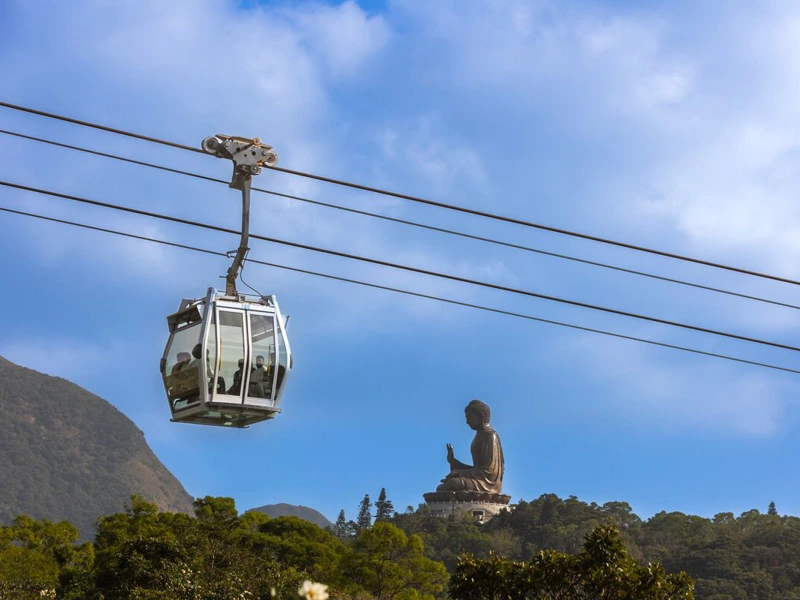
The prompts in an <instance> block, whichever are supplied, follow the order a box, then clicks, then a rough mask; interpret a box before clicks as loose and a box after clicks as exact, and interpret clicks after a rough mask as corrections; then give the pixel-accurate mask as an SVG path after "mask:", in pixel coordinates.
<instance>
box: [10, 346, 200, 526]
mask: <svg viewBox="0 0 800 600" xmlns="http://www.w3.org/2000/svg"><path fill="white" fill-rule="evenodd" d="M0 439H2V440H3V460H2V461H0V481H2V482H3V485H2V486H0V523H6V524H8V523H11V520H12V519H13V518H14V517H15V516H17V515H20V514H25V515H29V516H31V517H35V518H40V519H41V518H46V519H50V520H52V521H61V520H68V521H70V522H71V523H73V524H74V525H75V526H76V527H78V529H79V531H80V532H81V535H82V537H83V538H84V539H88V538H89V537H90V536H91V535H92V534H93V532H94V527H95V520H96V519H97V517H98V516H100V515H108V514H112V513H115V512H118V511H120V510H122V507H123V506H124V505H125V502H126V501H127V499H128V498H129V497H130V495H131V494H132V493H136V494H139V495H141V496H144V497H146V498H148V499H149V500H152V501H153V502H156V503H157V504H158V505H159V506H160V507H162V508H164V509H165V510H172V511H186V512H191V510H192V499H191V497H190V496H189V495H188V494H187V493H186V491H185V490H184V489H183V486H181V484H180V482H178V480H177V479H176V478H175V477H174V476H173V475H172V474H171V473H170V472H169V471H168V470H167V469H166V467H164V465H163V464H162V463H161V462H160V461H159V460H158V458H157V457H156V456H155V454H153V452H152V451H151V450H150V448H149V446H148V445H147V443H146V442H145V439H144V435H143V434H142V432H141V431H140V430H139V429H138V428H137V427H136V426H135V425H134V424H133V422H132V421H131V420H130V419H128V418H127V417H126V416H125V415H123V414H122V413H121V412H119V411H118V410H117V409H116V408H114V407H113V406H112V405H111V404H109V403H108V402H106V401H105V400H103V399H102V398H98V397H97V396H95V395H94V394H91V393H89V392H87V391H86V390H84V389H83V388H81V387H79V386H77V385H75V384H73V383H70V382H69V381H67V380H65V379H61V378H58V377H50V376H48V375H43V374H41V373H38V372H36V371H33V370H31V369H26V368H24V367H20V366H17V365H15V364H13V363H11V362H9V361H7V360H5V359H3V358H2V357H0Z"/></svg>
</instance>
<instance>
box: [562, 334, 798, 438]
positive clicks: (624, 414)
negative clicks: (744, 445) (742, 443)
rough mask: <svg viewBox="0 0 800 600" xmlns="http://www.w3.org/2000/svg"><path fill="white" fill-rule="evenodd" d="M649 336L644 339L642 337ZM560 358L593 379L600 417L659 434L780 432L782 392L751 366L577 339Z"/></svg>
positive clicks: (783, 413)
mask: <svg viewBox="0 0 800 600" xmlns="http://www.w3.org/2000/svg"><path fill="white" fill-rule="evenodd" d="M643 337H648V336H643ZM558 352H559V355H561V356H564V357H567V356H568V357H569V358H570V361H571V362H572V363H573V367H574V366H575V363H577V365H578V366H577V369H578V370H579V371H580V372H581V373H584V374H585V376H587V377H589V378H590V381H594V382H595V383H594V385H595V386H597V388H596V397H597V398H602V400H598V401H599V402H603V403H604V404H605V415H606V416H605V418H607V419H609V420H610V421H618V422H622V423H627V424H631V425H634V426H636V427H644V428H647V430H648V431H651V432H654V433H655V432H658V433H661V434H663V433H678V434H680V435H684V434H687V433H689V432H692V431H700V432H704V433H706V434H709V433H710V434H716V435H723V436H731V435H733V436H742V437H754V438H759V437H769V436H773V435H776V434H778V433H780V432H782V431H784V429H785V428H786V427H787V425H788V423H787V415H788V411H787V408H788V407H787V404H786V398H787V397H788V392H789V389H788V387H787V386H786V385H784V384H783V383H782V382H781V380H780V379H779V378H777V377H774V376H771V375H769V374H767V373H765V372H763V371H759V370H757V368H756V367H753V368H747V367H740V366H736V367H734V366H730V365H723V364H720V363H719V362H715V360H716V359H712V358H709V359H698V360H695V361H691V362H679V360H678V359H677V358H676V357H669V356H665V355H664V353H665V352H669V351H667V350H658V349H648V348H643V347H642V346H641V345H640V344H631V343H629V342H624V341H621V342H612V341H608V340H605V339H599V338H597V337H595V336H582V337H580V338H574V339H573V341H571V342H568V343H565V344H564V345H563V346H561V347H560V348H559V349H558Z"/></svg>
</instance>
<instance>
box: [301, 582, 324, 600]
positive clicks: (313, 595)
mask: <svg viewBox="0 0 800 600" xmlns="http://www.w3.org/2000/svg"><path fill="white" fill-rule="evenodd" d="M297 594H298V595H299V596H301V597H303V598H305V599H306V600H328V586H327V585H322V584H321V583H313V582H311V581H308V580H306V581H304V582H303V585H301V586H300V589H299V590H297Z"/></svg>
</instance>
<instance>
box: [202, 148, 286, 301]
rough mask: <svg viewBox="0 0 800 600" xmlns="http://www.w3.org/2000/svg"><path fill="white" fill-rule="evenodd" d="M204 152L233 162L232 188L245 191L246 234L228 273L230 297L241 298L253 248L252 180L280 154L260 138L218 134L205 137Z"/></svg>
mask: <svg viewBox="0 0 800 600" xmlns="http://www.w3.org/2000/svg"><path fill="white" fill-rule="evenodd" d="M201 148H202V149H203V152H206V153H208V154H211V155H213V156H216V157H217V158H227V159H229V160H232V161H233V176H232V177H231V182H230V184H229V185H230V187H231V188H233V189H237V190H241V191H242V237H241V240H240V242H239V248H238V249H237V250H236V255H235V256H234V258H233V263H232V264H231V266H230V268H229V269H228V273H227V275H226V276H225V294H226V296H231V297H234V298H236V297H238V293H237V291H236V278H237V277H238V276H239V272H240V271H241V269H242V264H243V263H244V259H245V256H247V252H248V251H249V250H250V248H249V247H248V242H249V240H250V182H251V180H252V178H253V175H258V174H259V173H261V169H262V167H265V166H266V167H274V166H275V165H276V164H278V155H277V154H276V153H275V151H274V150H273V149H272V146H268V145H266V144H262V143H261V140H260V139H258V138H252V139H251V138H245V137H238V136H232V135H224V134H220V133H218V134H217V135H212V136H209V137H207V138H205V139H204V140H203V143H202V144H201Z"/></svg>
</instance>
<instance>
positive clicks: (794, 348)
mask: <svg viewBox="0 0 800 600" xmlns="http://www.w3.org/2000/svg"><path fill="white" fill-rule="evenodd" d="M0 185H3V186H6V187H9V188H15V189H19V190H25V191H28V192H34V193H37V194H45V195H48V196H52V197H55V198H62V199H65V200H72V201H75V202H82V203H85V204H92V205H94V206H102V207H105V208H110V209H113V210H120V211H124V212H128V213H132V214H138V215H143V216H147V217H153V218H156V219H162V220H166V221H172V222H174V223H182V224H184V225H192V226H194V227H201V228H204V229H210V230H213V231H220V232H223V233H231V234H234V235H241V232H239V231H236V230H234V229H228V228H226V227H219V226H217V225H211V224H209V223H201V222H198V221H192V220H189V219H183V218H180V217H172V216H168V215H162V214H159V213H154V212H149V211H145V210H141V209H138V208H131V207H127V206H120V205H118V204H110V203H107V202H101V201H99V200H91V199H89V198H83V197H81V196H73V195H70V194H62V193H60V192H53V191H50V190H43V189H40V188H35V187H31V186H27V185H21V184H18V183H11V182H8V181H0ZM250 237H251V238H254V239H259V240H262V241H266V242H272V243H275V244H281V245H284V246H289V247H292V248H299V249H302V250H310V251H313V252H318V253H321V254H327V255H329V256H338V257H340V258H348V259H351V260H357V261H360V262H364V263H368V264H373V265H379V266H382V267H391V268H393V269H399V270H403V271H408V272H411V273H419V274H421V275H429V276H432V277H438V278H440V279H447V280H450V281H458V282H460V283H467V284H470V285H476V286H480V287H485V288H488V289H494V290H499V291H502V292H509V293H512V294H519V295H521V296H528V297H530V298H538V299H540V300H549V301H552V302H558V303H560V304H567V305H570V306H577V307H580V308H587V309H590V310H596V311H600V312H605V313H609V314H614V315H619V316H623V317H629V318H632V319H639V320H642V321H649V322H651V323H659V324H661V325H670V326H672V327H679V328H681V329H688V330H691V331H698V332H701V333H708V334H711V335H718V336H722V337H727V338H731V339H737V340H741V341H744V342H752V343H755V344H761V345H764V346H772V347H774V348H781V349H784V350H792V351H794V352H800V348H798V347H797V346H790V345H788V344H782V343H779V342H772V341H768V340H761V339H758V338H752V337H749V336H745V335H740V334H737V333H730V332H727V331H720V330H717V329H709V328H707V327H701V326H699V325H690V324H687V323H681V322H678V321H670V320H668V319H662V318H659V317H651V316H647V315H642V314H639V313H633V312H629V311H624V310H619V309H616V308H609V307H606V306H600V305H597V304H590V303H588V302H580V301H578V300H570V299H567V298H559V297H557V296H550V295H547V294H541V293H538V292H532V291H529V290H522V289H518V288H512V287H509V286H505V285H499V284H496V283H489V282H486V281H478V280H475V279H469V278H467V277H460V276H458V275H451V274H449V273H441V272H438V271H431V270H429V269H421V268H418V267H412V266H409V265H401V264H398V263H392V262H389V261H385V260H380V259H376V258H369V257H365V256H358V255H356V254H349V253H346V252H340V251H338V250H330V249H328V248H319V247H316V246H311V245H308V244H300V243H298V242H290V241H288V240H279V239H276V238H269V237H266V236H261V235H255V234H251V235H250Z"/></svg>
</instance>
